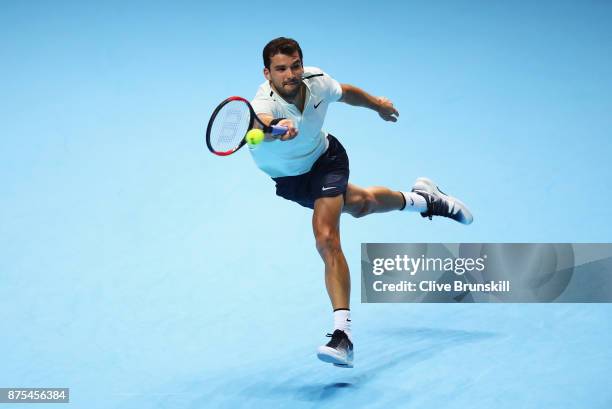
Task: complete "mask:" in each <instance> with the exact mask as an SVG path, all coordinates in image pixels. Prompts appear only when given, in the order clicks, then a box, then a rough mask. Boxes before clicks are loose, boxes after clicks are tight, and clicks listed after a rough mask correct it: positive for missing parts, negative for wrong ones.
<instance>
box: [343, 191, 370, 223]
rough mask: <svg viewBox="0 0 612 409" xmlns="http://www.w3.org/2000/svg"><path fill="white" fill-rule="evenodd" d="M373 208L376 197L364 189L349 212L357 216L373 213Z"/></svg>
mask: <svg viewBox="0 0 612 409" xmlns="http://www.w3.org/2000/svg"><path fill="white" fill-rule="evenodd" d="M375 208H376V198H375V197H374V195H373V194H372V193H370V192H367V191H366V192H365V193H364V194H363V196H362V197H361V198H360V200H359V202H357V203H355V206H354V208H353V209H352V211H350V212H349V213H350V214H351V216H353V217H356V218H359V217H363V216H367V215H369V214H371V213H373V211H374V209H375Z"/></svg>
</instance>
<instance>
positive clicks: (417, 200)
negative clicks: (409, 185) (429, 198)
mask: <svg viewBox="0 0 612 409" xmlns="http://www.w3.org/2000/svg"><path fill="white" fill-rule="evenodd" d="M400 193H401V194H402V195H404V199H405V200H406V206H404V208H403V209H402V211H408V212H419V213H423V212H426V211H427V202H426V201H425V198H424V197H423V196H421V195H420V194H418V193H414V192H400Z"/></svg>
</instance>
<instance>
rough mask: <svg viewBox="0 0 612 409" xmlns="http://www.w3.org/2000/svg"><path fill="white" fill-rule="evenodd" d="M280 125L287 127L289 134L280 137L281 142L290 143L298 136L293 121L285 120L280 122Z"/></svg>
mask: <svg viewBox="0 0 612 409" xmlns="http://www.w3.org/2000/svg"><path fill="white" fill-rule="evenodd" d="M278 125H280V126H285V127H287V132H285V133H284V134H282V135H280V136H278V139H280V140H281V141H289V140H291V139H293V138H295V137H296V136H297V135H298V129H297V128H296V127H295V126H294V125H293V121H292V120H291V119H283V120H282V121H279V122H278Z"/></svg>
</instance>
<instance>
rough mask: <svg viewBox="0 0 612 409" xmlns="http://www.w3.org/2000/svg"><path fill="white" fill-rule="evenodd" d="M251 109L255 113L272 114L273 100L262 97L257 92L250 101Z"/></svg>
mask: <svg viewBox="0 0 612 409" xmlns="http://www.w3.org/2000/svg"><path fill="white" fill-rule="evenodd" d="M251 105H252V106H253V110H254V111H255V113H256V114H266V115H272V116H274V111H275V110H274V101H272V100H270V99H268V98H263V97H261V96H260V95H259V94H258V95H256V96H255V98H254V99H253V100H252V101H251Z"/></svg>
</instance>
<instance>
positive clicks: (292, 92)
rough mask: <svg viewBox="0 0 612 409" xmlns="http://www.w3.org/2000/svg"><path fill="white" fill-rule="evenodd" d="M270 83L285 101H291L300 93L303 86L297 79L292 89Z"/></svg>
mask: <svg viewBox="0 0 612 409" xmlns="http://www.w3.org/2000/svg"><path fill="white" fill-rule="evenodd" d="M272 85H274V90H275V91H276V93H277V94H278V95H280V96H281V97H282V98H283V99H284V100H285V101H287V102H292V101H293V100H294V99H295V98H296V97H297V96H298V95H299V94H300V91H301V90H302V87H303V86H304V84H302V82H301V81H297V83H296V84H295V88H293V89H287V88H286V87H285V86H283V85H282V84H281V86H278V85H276V84H274V83H272Z"/></svg>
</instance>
